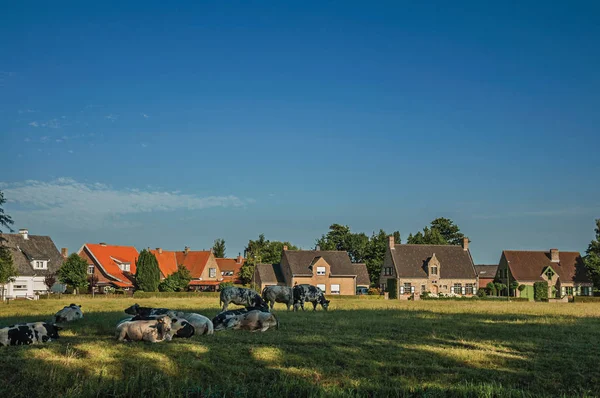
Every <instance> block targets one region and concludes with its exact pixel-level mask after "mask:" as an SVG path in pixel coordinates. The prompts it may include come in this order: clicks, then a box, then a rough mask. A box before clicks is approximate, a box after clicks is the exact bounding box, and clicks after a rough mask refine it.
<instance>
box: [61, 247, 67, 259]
mask: <svg viewBox="0 0 600 398" xmlns="http://www.w3.org/2000/svg"><path fill="white" fill-rule="evenodd" d="M60 255H61V256H63V258H67V257H69V249H67V248H66V247H63V248H62V249H60Z"/></svg>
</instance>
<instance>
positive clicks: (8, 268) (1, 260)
mask: <svg viewBox="0 0 600 398" xmlns="http://www.w3.org/2000/svg"><path fill="white" fill-rule="evenodd" d="M4 203H6V199H4V193H3V192H2V191H0V227H5V228H7V229H8V231H9V232H12V228H11V227H10V226H11V225H12V224H13V223H14V221H13V219H12V218H11V217H10V216H9V215H8V214H6V213H4V207H3V205H4ZM1 233H2V229H0V234H1ZM4 241H5V239H4V238H3V237H2V236H1V235H0V300H3V299H4V285H5V284H7V283H10V282H13V281H14V280H15V277H16V276H17V275H18V271H17V267H15V264H14V263H13V258H12V255H11V254H10V251H9V250H8V248H7V247H6V246H4Z"/></svg>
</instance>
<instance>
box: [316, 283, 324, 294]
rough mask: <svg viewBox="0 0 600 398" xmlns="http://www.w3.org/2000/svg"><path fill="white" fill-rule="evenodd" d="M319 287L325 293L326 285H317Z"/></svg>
mask: <svg viewBox="0 0 600 398" xmlns="http://www.w3.org/2000/svg"><path fill="white" fill-rule="evenodd" d="M317 287H318V288H319V289H321V291H322V292H323V293H325V285H317Z"/></svg>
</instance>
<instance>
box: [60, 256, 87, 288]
mask: <svg viewBox="0 0 600 398" xmlns="http://www.w3.org/2000/svg"><path fill="white" fill-rule="evenodd" d="M87 268H88V264H87V261H85V259H83V258H81V257H79V255H78V254H77V253H73V254H71V255H70V256H69V257H68V258H67V259H66V260H65V262H64V263H63V264H62V265H61V266H60V268H59V269H58V272H57V273H56V275H57V276H58V280H59V281H61V283H64V284H66V285H70V286H71V287H73V293H75V294H77V293H79V289H81V288H86V287H87V286H88V280H87V276H88V275H87Z"/></svg>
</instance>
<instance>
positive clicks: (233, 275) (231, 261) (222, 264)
mask: <svg viewBox="0 0 600 398" xmlns="http://www.w3.org/2000/svg"><path fill="white" fill-rule="evenodd" d="M245 261H246V259H245V258H244V257H242V256H241V255H240V256H237V258H217V264H218V265H219V268H220V269H221V275H222V276H223V282H232V283H238V284H239V283H242V281H241V280H240V276H239V273H240V268H242V265H244V262H245Z"/></svg>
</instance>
